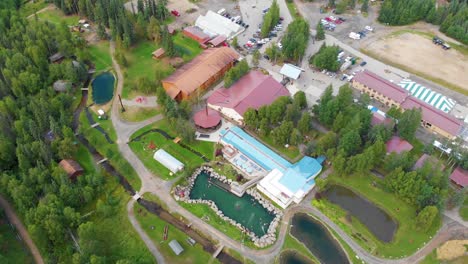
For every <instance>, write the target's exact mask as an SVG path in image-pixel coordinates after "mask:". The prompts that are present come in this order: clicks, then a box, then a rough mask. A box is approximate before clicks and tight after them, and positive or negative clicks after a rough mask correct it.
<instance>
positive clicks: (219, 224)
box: [179, 202, 258, 248]
mask: <svg viewBox="0 0 468 264" xmlns="http://www.w3.org/2000/svg"><path fill="white" fill-rule="evenodd" d="M179 204H180V205H181V206H182V207H184V208H185V209H187V210H189V211H190V212H191V213H192V214H194V215H195V216H197V217H198V218H200V219H202V220H203V221H204V222H205V223H208V224H209V225H211V226H213V227H214V228H216V229H218V230H219V231H221V232H223V233H224V234H226V235H227V236H228V237H230V238H232V239H234V240H236V241H240V242H242V241H243V244H244V246H248V247H250V248H258V247H256V246H255V245H254V243H253V242H252V240H251V239H250V237H248V236H247V235H245V234H243V233H242V231H241V230H240V229H239V228H237V227H235V226H233V225H231V224H230V223H228V222H226V221H224V220H223V219H221V217H219V216H218V215H217V214H216V212H215V211H213V209H211V207H210V206H209V205H206V204H198V203H197V204H194V203H191V204H189V203H184V202H179Z"/></svg>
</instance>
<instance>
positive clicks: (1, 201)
mask: <svg viewBox="0 0 468 264" xmlns="http://www.w3.org/2000/svg"><path fill="white" fill-rule="evenodd" d="M0 206H1V207H3V209H4V210H5V214H6V216H7V217H8V219H9V220H10V223H12V224H13V225H14V226H15V228H16V230H17V231H18V233H19V235H20V236H21V239H22V240H23V241H24V243H25V244H26V246H28V248H29V251H30V252H31V255H32V256H33V258H34V261H35V262H36V263H37V264H44V260H43V259H42V256H41V253H40V252H39V250H38V249H37V247H36V244H34V241H33V240H32V239H31V237H30V236H29V233H28V231H27V230H26V228H25V227H24V225H23V223H21V220H20V219H19V218H18V216H17V215H16V213H15V210H13V207H11V205H10V203H8V201H7V200H6V199H5V198H3V196H1V195H0Z"/></svg>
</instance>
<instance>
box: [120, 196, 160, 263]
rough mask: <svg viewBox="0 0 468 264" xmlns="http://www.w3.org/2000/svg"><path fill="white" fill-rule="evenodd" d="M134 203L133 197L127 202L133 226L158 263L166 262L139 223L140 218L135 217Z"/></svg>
mask: <svg viewBox="0 0 468 264" xmlns="http://www.w3.org/2000/svg"><path fill="white" fill-rule="evenodd" d="M134 205H135V200H133V199H131V200H130V201H129V202H128V204H127V213H128V220H130V223H131V224H132V225H133V228H135V230H136V231H137V233H138V234H139V235H140V237H141V239H142V240H143V242H145V244H146V246H147V247H148V249H149V251H150V252H151V254H153V256H154V257H155V258H156V261H157V263H159V264H161V263H164V257H163V256H162V254H161V253H160V252H159V251H158V249H157V248H156V245H154V243H153V240H151V238H150V237H149V236H148V234H146V232H145V231H144V230H143V228H141V226H140V223H138V220H137V219H136V217H135V212H134V211H133V206H134Z"/></svg>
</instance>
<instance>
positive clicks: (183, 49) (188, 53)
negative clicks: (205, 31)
mask: <svg viewBox="0 0 468 264" xmlns="http://www.w3.org/2000/svg"><path fill="white" fill-rule="evenodd" d="M173 39H174V44H175V47H176V50H177V53H178V56H181V57H182V58H183V59H184V61H185V62H188V61H190V60H192V59H193V58H195V57H196V56H197V55H198V54H200V53H201V52H202V49H201V48H200V44H198V42H196V41H195V40H193V39H191V38H188V37H186V36H184V34H182V33H181V32H179V33H177V34H176V35H175V36H174V38H173Z"/></svg>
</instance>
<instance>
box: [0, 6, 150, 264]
mask: <svg viewBox="0 0 468 264" xmlns="http://www.w3.org/2000/svg"><path fill="white" fill-rule="evenodd" d="M22 2H23V1H17V0H9V1H0V142H1V144H0V192H1V193H2V194H3V195H5V196H8V197H9V199H10V200H11V201H12V202H13V203H14V205H15V208H16V209H17V210H18V212H19V214H20V215H22V216H23V220H24V223H25V225H26V226H27V227H28V230H29V232H30V234H31V236H32V238H33V239H34V241H35V242H36V244H37V245H38V247H39V248H40V250H41V252H42V253H43V256H44V257H45V261H46V262H47V263H138V262H141V260H138V259H131V257H130V256H117V255H112V256H110V255H109V252H106V250H108V248H109V247H112V245H108V244H106V241H104V240H103V241H98V240H97V239H98V238H97V235H96V234H97V233H98V232H101V231H100V230H96V227H95V225H94V224H93V222H92V221H89V220H87V219H88V218H86V217H84V216H83V215H82V213H81V212H82V211H83V210H82V209H83V208H84V207H85V206H87V205H89V204H91V203H92V204H94V203H95V202H96V200H97V199H98V198H99V201H98V202H97V206H96V212H95V214H96V215H101V214H104V213H106V211H109V210H108V209H109V208H110V206H111V204H110V203H114V204H115V203H116V201H115V199H114V201H113V199H112V197H111V196H110V195H109V194H108V193H106V194H105V197H107V198H106V199H104V200H101V198H102V196H103V194H104V193H105V191H104V189H103V188H104V184H105V180H104V177H103V175H102V174H101V173H86V174H85V175H83V176H80V177H78V178H77V179H76V180H71V179H70V178H69V177H68V175H67V174H66V173H65V172H64V171H63V170H62V169H61V168H59V166H58V162H59V161H60V160H62V159H67V158H73V157H74V155H75V154H76V152H77V151H78V148H79V146H78V143H77V140H76V138H75V135H74V132H73V131H72V128H71V127H72V119H73V110H74V109H72V106H73V105H76V102H74V101H75V100H76V99H75V98H74V94H75V89H78V88H79V87H81V85H82V84H83V82H84V81H85V80H86V79H87V76H88V74H87V70H88V68H89V66H90V65H91V63H90V61H89V57H90V56H89V54H88V51H87V48H86V47H87V44H86V41H85V40H84V39H83V38H81V37H80V36H79V35H75V34H73V33H72V32H71V31H70V29H69V28H68V26H67V25H65V24H61V25H56V24H53V23H49V22H47V21H41V20H38V19H36V18H34V17H32V18H31V19H25V18H24V17H21V15H20V13H19V12H18V10H19V8H20V7H21V4H22ZM58 2H61V3H60V4H59V6H60V5H62V8H65V10H66V11H67V12H68V13H70V12H80V11H81V10H83V9H82V8H80V7H82V6H83V3H84V2H86V3H92V4H93V5H95V6H93V7H92V8H90V9H89V10H92V11H91V12H95V14H94V16H95V18H96V19H97V20H98V21H100V23H101V24H102V25H103V26H105V27H108V26H109V27H110V28H111V29H112V31H113V32H116V34H118V35H119V36H123V38H122V41H123V42H125V41H126V40H125V39H126V38H132V36H133V34H134V33H133V32H134V30H133V27H134V25H135V24H134V22H132V21H130V20H129V21H128V22H131V23H128V22H126V21H123V20H119V21H120V22H117V23H116V22H114V21H115V20H114V19H119V18H120V17H126V16H129V17H132V15H128V13H127V15H125V14H124V12H123V10H122V9H121V8H117V5H115V6H113V4H116V3H121V1H112V0H106V1H104V0H98V1H58ZM64 3H67V4H69V3H73V5H71V6H70V5H64V6H63V4H64ZM104 4H105V5H106V7H105V8H102V6H101V7H99V6H100V5H104ZM120 6H121V5H120ZM113 8H115V9H116V10H113ZM145 8H146V7H145ZM99 9H102V10H105V11H99ZM89 10H88V11H89ZM145 10H146V9H145ZM88 11H86V12H88ZM145 12H146V11H145ZM98 14H99V15H98ZM142 14H143V12H142ZM87 15H90V13H87ZM91 16H92V15H90V17H91ZM100 16H105V17H106V19H103V18H102V17H100ZM141 16H143V15H141ZM151 17H152V15H151ZM132 19H134V18H133V17H132ZM135 23H136V22H135ZM58 53H59V54H61V55H63V60H61V61H60V63H52V62H51V60H50V59H49V57H50V56H52V55H54V54H58ZM58 80H66V81H68V82H69V83H70V84H71V85H69V86H68V87H67V89H66V90H65V91H63V92H57V91H56V90H54V89H53V84H54V83H55V82H56V81H58ZM100 197H101V198H100ZM103 201H104V202H103ZM108 203H109V204H108ZM101 233H102V232H101ZM71 234H75V235H78V236H79V237H80V239H79V247H80V254H78V253H77V249H76V248H77V245H76V244H75V243H73V240H72V237H71ZM114 247H115V246H114ZM122 258H124V259H122Z"/></svg>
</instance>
